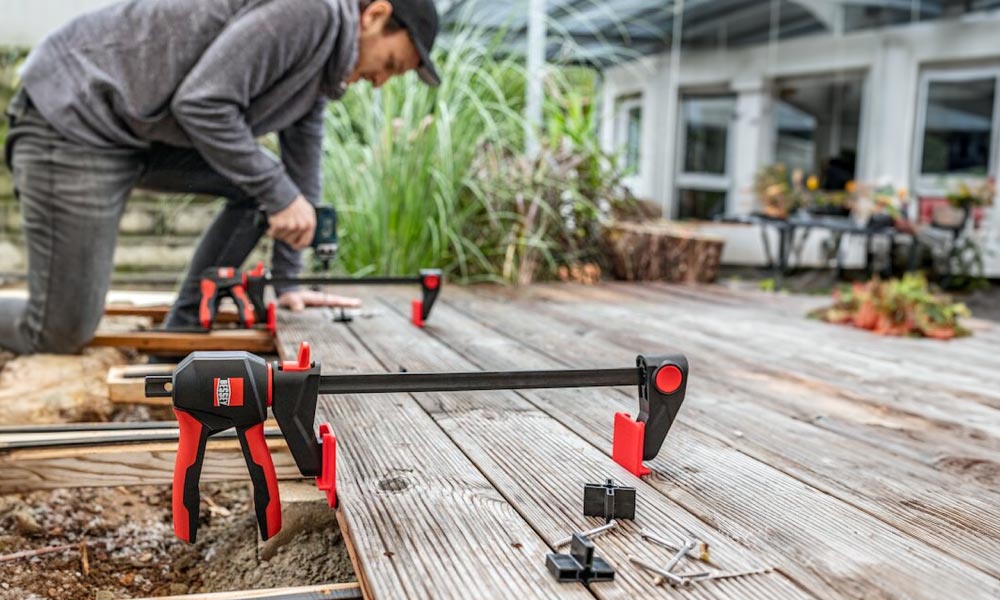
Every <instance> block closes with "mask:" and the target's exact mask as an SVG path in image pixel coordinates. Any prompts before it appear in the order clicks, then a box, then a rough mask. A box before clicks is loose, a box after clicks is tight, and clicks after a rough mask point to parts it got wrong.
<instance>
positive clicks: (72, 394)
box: [0, 348, 355, 600]
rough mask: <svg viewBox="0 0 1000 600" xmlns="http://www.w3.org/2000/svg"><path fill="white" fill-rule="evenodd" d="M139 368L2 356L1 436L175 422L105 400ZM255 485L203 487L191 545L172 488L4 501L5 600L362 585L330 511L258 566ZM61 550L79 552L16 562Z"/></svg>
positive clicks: (82, 359)
mask: <svg viewBox="0 0 1000 600" xmlns="http://www.w3.org/2000/svg"><path fill="white" fill-rule="evenodd" d="M142 360H144V359H143V358H142V357H140V356H137V355H134V354H127V353H122V352H119V351H117V350H113V349H107V348H101V349H91V350H87V351H85V352H84V354H83V355H82V356H51V355H39V356H31V357H13V356H12V355H10V354H8V353H2V352H0V426H4V425H25V424H39V423H68V422H93V421H98V422H105V421H148V420H167V419H172V417H173V415H172V414H171V412H170V411H169V409H166V408H153V409H151V408H149V407H142V406H127V405H119V404H113V403H111V402H110V400H109V399H108V389H107V385H106V383H105V377H106V374H107V369H108V367H109V366H112V365H117V364H129V363H135V362H141V361H142ZM248 482H249V480H248ZM248 482H247V483H242V482H235V483H225V484H204V485H203V486H202V488H201V489H202V510H201V525H200V527H199V530H198V542H197V544H194V545H189V544H185V543H184V542H181V541H180V540H178V539H177V538H176V537H174V534H173V529H172V527H173V526H172V522H171V499H170V488H169V486H149V487H130V488H125V487H118V488H80V489H60V490H54V491H39V492H33V493H30V494H12V495H0V600H32V599H40V598H45V599H50V598H52V599H54V598H58V599H60V600H62V599H71V600H77V599H80V600H116V599H119V598H138V597H146V596H166V595H180V594H191V593H199V592H213V591H228V590H246V589H260V588H271V587H284V586H298V585H312V584H324V583H340V582H347V581H353V580H354V579H355V577H354V573H353V571H352V568H351V563H350V559H349V557H348V555H347V550H346V547H345V545H344V541H343V539H342V538H341V536H340V532H339V528H338V526H337V522H336V516H335V514H334V512H333V511H332V510H326V509H320V510H317V512H316V516H315V518H310V520H309V526H308V527H307V528H306V529H304V530H301V531H299V532H298V533H297V535H296V536H295V537H294V538H293V539H292V540H291V541H290V542H289V543H287V544H286V545H284V546H283V547H281V548H280V549H278V551H277V553H276V554H275V555H274V556H273V557H271V559H270V560H267V561H262V560H259V559H258V541H257V540H258V538H259V535H258V533H257V526H256V521H255V519H254V516H253V512H252V509H251V506H250V502H251V500H250V493H249V487H248ZM310 516H311V515H310ZM81 543H83V544H84V545H85V548H86V550H85V551H84V550H83V549H82V548H81V546H80V544H81ZM64 545H71V547H70V548H66V549H62V550H58V551H53V552H47V553H43V554H39V555H37V556H32V557H21V558H13V559H10V558H9V556H10V555H11V554H14V553H19V552H23V551H26V550H39V549H50V548H55V547H59V546H64Z"/></svg>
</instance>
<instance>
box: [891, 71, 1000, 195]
mask: <svg viewBox="0 0 1000 600" xmlns="http://www.w3.org/2000/svg"><path fill="white" fill-rule="evenodd" d="M990 77H992V78H993V86H994V87H993V126H992V127H993V130H992V132H991V134H990V156H989V160H988V161H987V166H988V170H987V176H996V173H997V158H998V157H997V150H998V141H1000V65H997V66H993V67H966V68H950V69H949V68H930V69H924V70H923V71H922V72H921V73H920V87H919V89H918V93H917V116H916V124H915V127H916V129H915V131H914V139H913V157H912V161H911V163H910V168H911V169H912V173H913V182H914V188H915V191H916V193H917V194H920V195H925V196H943V195H944V194H946V193H947V192H948V188H949V186H950V185H951V183H952V182H956V181H960V180H967V179H972V177H970V176H963V175H958V176H951V177H949V176H947V175H924V174H923V173H922V172H921V168H922V163H923V159H924V136H925V132H926V130H927V101H928V99H929V96H930V84H931V83H932V82H936V81H947V82H961V81H968V80H971V79H988V78H990ZM942 183H943V184H944V187H942Z"/></svg>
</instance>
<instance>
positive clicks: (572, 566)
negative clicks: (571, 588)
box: [545, 533, 615, 584]
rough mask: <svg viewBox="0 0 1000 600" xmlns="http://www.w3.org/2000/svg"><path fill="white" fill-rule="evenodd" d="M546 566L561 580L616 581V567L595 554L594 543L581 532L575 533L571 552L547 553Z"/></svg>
mask: <svg viewBox="0 0 1000 600" xmlns="http://www.w3.org/2000/svg"><path fill="white" fill-rule="evenodd" d="M545 566H546V567H548V569H549V572H550V573H552V576H553V577H555V578H556V581H559V582H574V581H579V582H581V583H584V584H587V583H590V582H592V581H614V578H615V569H614V567H612V566H611V565H609V564H608V562H607V561H605V560H604V559H603V558H601V557H599V556H594V544H593V543H592V542H590V541H589V540H588V539H587V538H585V537H583V536H582V535H580V534H579V533H574V534H573V541H572V542H570V547H569V554H546V555H545Z"/></svg>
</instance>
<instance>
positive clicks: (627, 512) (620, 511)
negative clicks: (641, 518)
mask: <svg viewBox="0 0 1000 600" xmlns="http://www.w3.org/2000/svg"><path fill="white" fill-rule="evenodd" d="M583 514H584V515H586V516H588V517H603V518H604V520H605V522H607V521H611V519H635V488H634V487H625V486H621V485H618V484H617V483H615V481H614V480H613V479H608V480H607V481H606V482H605V483H604V484H603V485H602V484H599V483H588V484H587V485H585V486H584V488H583Z"/></svg>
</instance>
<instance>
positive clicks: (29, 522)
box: [0, 483, 354, 600]
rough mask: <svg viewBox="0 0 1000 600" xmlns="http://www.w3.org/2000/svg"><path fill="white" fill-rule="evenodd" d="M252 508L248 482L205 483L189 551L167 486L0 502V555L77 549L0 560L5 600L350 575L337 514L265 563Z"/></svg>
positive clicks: (153, 592) (131, 594)
mask: <svg viewBox="0 0 1000 600" xmlns="http://www.w3.org/2000/svg"><path fill="white" fill-rule="evenodd" d="M249 502H250V496H249V491H248V488H247V486H246V485H245V484H241V483H225V484H205V485H203V486H202V511H201V525H200V527H199V530H198V542H197V543H196V544H194V545H189V544H185V543H184V542H181V541H180V540H178V539H176V538H175V537H174V535H173V529H172V527H173V526H172V524H171V519H170V490H169V489H168V488H166V487H133V488H122V487H120V488H113V489H107V488H89V489H76V490H55V491H51V492H33V493H30V494H17V495H8V496H0V532H2V534H0V555H7V554H11V553H14V552H20V551H23V550H30V549H39V548H51V547H56V546H63V545H67V544H69V545H71V547H70V548H68V549H66V550H62V551H57V552H51V553H48V554H42V555H39V556H35V557H31V558H22V559H17V560H12V561H7V562H0V599H3V600H33V599H41V598H45V599H49V598H59V599H81V600H86V599H101V598H106V599H108V600H111V599H117V598H136V597H145V596H165V595H179V594H192V593H197V592H213V591H225V590H241V589H257V588H268V587H282V586H295V585H309V584H322V583H337V582H345V581H352V580H353V579H354V575H353V572H352V571H351V567H350V560H349V558H348V556H347V550H346V548H345V547H344V543H343V540H342V539H341V537H340V533H339V531H338V529H337V522H336V517H335V515H334V513H333V511H329V512H325V513H324V512H319V513H317V514H318V515H320V516H319V518H318V522H316V523H315V524H314V527H312V528H311V529H310V530H308V531H303V532H300V533H299V535H298V536H296V537H295V538H294V539H293V540H292V541H291V542H290V543H288V544H287V545H285V546H283V547H281V548H280V549H279V550H278V552H277V554H276V555H275V556H274V557H273V558H272V559H271V560H269V561H260V560H258V557H257V537H258V534H257V526H256V522H255V520H254V518H253V515H252V512H251V511H250V506H249ZM81 543H84V544H85V546H86V551H85V554H84V551H83V550H82V549H81V547H80V544H81ZM85 556H86V557H85ZM0 560H2V558H0Z"/></svg>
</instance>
